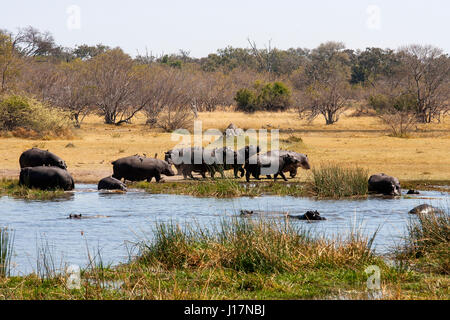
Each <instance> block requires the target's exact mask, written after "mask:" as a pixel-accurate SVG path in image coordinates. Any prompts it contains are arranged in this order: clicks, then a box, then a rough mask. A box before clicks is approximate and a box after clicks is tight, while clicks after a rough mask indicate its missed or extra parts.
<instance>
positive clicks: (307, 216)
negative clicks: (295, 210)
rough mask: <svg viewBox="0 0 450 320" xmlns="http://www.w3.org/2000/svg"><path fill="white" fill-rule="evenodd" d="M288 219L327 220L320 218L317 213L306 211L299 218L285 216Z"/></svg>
mask: <svg viewBox="0 0 450 320" xmlns="http://www.w3.org/2000/svg"><path fill="white" fill-rule="evenodd" d="M287 217H288V218H291V219H298V220H308V221H312V220H327V219H326V218H325V217H321V216H320V213H319V211H317V210H315V211H306V213H305V214H302V215H299V216H292V215H290V214H288V215H287Z"/></svg>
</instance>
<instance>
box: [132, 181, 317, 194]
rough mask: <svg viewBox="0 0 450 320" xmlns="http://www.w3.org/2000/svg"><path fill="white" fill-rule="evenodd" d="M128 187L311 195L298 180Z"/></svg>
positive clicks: (155, 190)
mask: <svg viewBox="0 0 450 320" xmlns="http://www.w3.org/2000/svg"><path fill="white" fill-rule="evenodd" d="M129 188H138V189H144V190H146V191H147V192H149V193H155V194H156V193H164V194H182V195H191V196H196V197H217V198H231V197H256V196H260V195H264V194H270V195H280V196H308V195H311V192H310V188H309V184H307V183H306V184H305V183H299V182H289V183H283V182H273V181H254V182H253V181H252V182H250V183H246V182H241V181H238V180H234V179H229V178H225V179H216V180H204V181H178V182H165V183H148V182H137V183H133V184H131V185H129Z"/></svg>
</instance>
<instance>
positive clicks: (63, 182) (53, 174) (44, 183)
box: [19, 166, 75, 190]
mask: <svg viewBox="0 0 450 320" xmlns="http://www.w3.org/2000/svg"><path fill="white" fill-rule="evenodd" d="M19 184H20V185H24V186H27V187H28V188H38V189H42V190H46V189H63V190H73V189H74V188H75V183H74V181H73V178H72V176H71V175H70V173H69V172H68V171H67V170H64V169H61V168H58V167H46V166H39V167H26V168H22V169H21V170H20V178H19Z"/></svg>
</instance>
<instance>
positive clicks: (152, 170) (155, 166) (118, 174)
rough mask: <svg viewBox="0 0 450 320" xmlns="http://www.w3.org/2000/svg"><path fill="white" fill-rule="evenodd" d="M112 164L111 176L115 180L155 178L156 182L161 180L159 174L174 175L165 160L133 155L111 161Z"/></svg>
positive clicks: (149, 179) (148, 179)
mask: <svg viewBox="0 0 450 320" xmlns="http://www.w3.org/2000/svg"><path fill="white" fill-rule="evenodd" d="M111 163H112V165H113V170H114V174H113V175H112V177H113V178H115V179H117V180H121V179H122V178H123V179H124V180H128V181H142V180H147V181H148V182H150V181H151V180H152V178H155V180H156V182H159V181H161V175H162V174H163V175H166V176H174V175H175V173H174V172H173V170H172V168H171V165H170V164H169V163H167V162H166V161H163V160H159V159H154V158H146V157H141V156H139V155H134V156H130V157H125V158H120V159H117V160H116V161H113V162H111Z"/></svg>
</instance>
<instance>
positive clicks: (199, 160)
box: [19, 146, 430, 220]
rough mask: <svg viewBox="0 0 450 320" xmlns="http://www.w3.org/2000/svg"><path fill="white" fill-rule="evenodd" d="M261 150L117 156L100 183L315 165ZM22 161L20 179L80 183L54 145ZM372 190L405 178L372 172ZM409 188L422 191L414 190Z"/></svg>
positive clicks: (391, 189) (393, 186)
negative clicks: (163, 176) (53, 148)
mask: <svg viewBox="0 0 450 320" xmlns="http://www.w3.org/2000/svg"><path fill="white" fill-rule="evenodd" d="M260 151H261V150H260V148H259V147H258V146H246V147H244V148H242V149H240V150H238V151H234V150H233V149H231V148H229V147H223V148H216V149H206V148H198V147H192V148H183V149H173V150H169V151H167V152H165V157H164V160H160V159H157V158H156V156H155V158H147V157H146V156H140V155H133V156H129V157H124V158H120V159H117V160H115V161H113V162H112V165H113V175H112V176H109V177H106V178H103V179H101V180H100V181H99V182H98V189H99V190H122V191H126V190H127V186H126V184H125V182H126V181H143V180H147V181H148V182H150V181H151V180H152V179H153V178H155V180H156V182H160V181H161V179H162V177H161V175H165V176H174V175H175V172H174V171H173V169H172V165H173V166H174V167H175V168H176V169H177V174H178V175H183V177H184V179H187V177H190V178H192V179H195V178H194V177H193V175H192V173H193V172H196V173H199V174H200V175H201V176H202V177H203V178H206V173H209V174H210V176H211V178H212V179H214V175H215V173H216V172H219V173H220V174H221V176H222V177H224V171H226V170H233V172H234V177H235V178H242V177H243V176H244V175H245V178H246V180H247V181H249V180H250V176H253V177H254V178H256V179H258V180H259V179H260V176H261V175H266V176H267V178H269V179H271V178H272V175H273V179H274V180H276V179H277V177H278V176H281V177H282V178H283V179H284V180H285V181H287V178H286V176H285V175H284V173H285V172H289V174H290V177H291V178H293V177H295V176H296V174H297V170H298V168H303V169H305V170H309V169H310V164H309V162H308V156H307V155H305V154H302V153H297V152H293V151H281V150H280V151H269V152H266V153H260ZM19 163H20V168H21V170H20V179H19V183H20V185H24V186H27V187H29V188H38V189H44V190H45V189H55V188H60V189H63V190H73V189H74V187H75V183H74V180H73V178H72V176H71V175H70V173H69V172H68V171H67V165H66V162H65V161H64V160H63V159H61V158H60V157H58V156H57V155H55V154H53V153H51V152H49V151H48V150H41V149H38V148H32V149H29V150H26V151H24V152H23V153H22V154H21V156H20V158H19ZM122 179H123V182H122ZM368 190H369V192H371V193H378V194H383V195H391V196H399V195H401V188H400V182H399V180H398V179H397V178H395V177H392V176H389V175H386V174H384V173H380V174H375V175H372V176H370V178H369V181H368ZM408 193H417V192H416V191H413V190H410V191H409V192H408ZM414 209H416V208H414ZM414 209H413V210H411V211H410V213H419V212H421V211H427V212H429V211H430V208H429V207H426V208H425V207H424V208H418V209H417V210H414ZM307 216H308V218H310V219H311V220H319V219H320V218H322V217H320V218H319V215H318V214H315V215H314V214H312V213H310V212H308V215H307ZM316 218H317V219H316ZM308 220H309V219H308Z"/></svg>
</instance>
